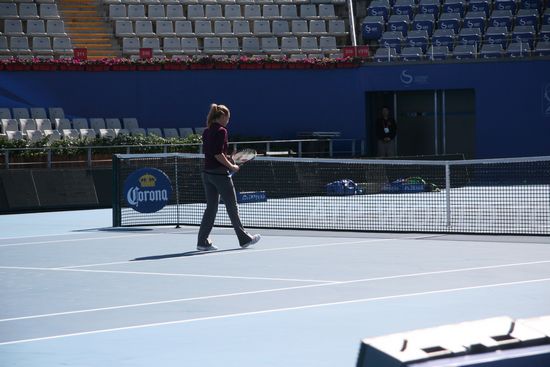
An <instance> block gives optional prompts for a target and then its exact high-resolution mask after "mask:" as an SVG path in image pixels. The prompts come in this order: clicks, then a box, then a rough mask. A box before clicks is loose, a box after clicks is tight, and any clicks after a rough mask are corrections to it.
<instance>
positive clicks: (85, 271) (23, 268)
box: [0, 266, 335, 283]
mask: <svg viewBox="0 0 550 367" xmlns="http://www.w3.org/2000/svg"><path fill="white" fill-rule="evenodd" d="M0 269H14V270H44V271H72V272H80V273H106V274H131V275H158V276H166V277H189V278H222V279H244V280H275V281H285V282H303V283H334V282H335V280H319V279H292V278H272V277H246V276H235V275H211V274H188V273H158V272H147V271H123V270H91V269H66V268H39V267H29V266H0Z"/></svg>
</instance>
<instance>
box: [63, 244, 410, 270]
mask: <svg viewBox="0 0 550 367" xmlns="http://www.w3.org/2000/svg"><path fill="white" fill-rule="evenodd" d="M401 239H409V240H410V239H414V238H400V239H399V240H401ZM384 241H396V239H395V238H379V239H370V240H360V241H347V242H328V243H321V244H315V245H301V246H289V247H272V248H257V247H255V248H249V249H246V250H243V251H213V252H208V253H201V254H199V255H197V256H187V257H186V259H191V258H201V257H202V256H228V255H242V254H256V253H259V252H268V251H285V250H297V249H304V248H315V247H329V246H338V245H357V244H362V243H371V242H384ZM171 259H173V258H171ZM180 259H181V257H180ZM142 261H145V260H142ZM142 261H131V260H126V261H115V262H109V263H98V264H85V265H75V266H60V267H57V269H78V268H87V267H93V266H104V265H120V264H131V263H134V264H139V263H140V262H142Z"/></svg>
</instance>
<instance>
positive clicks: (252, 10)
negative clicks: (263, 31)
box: [244, 4, 263, 20]
mask: <svg viewBox="0 0 550 367" xmlns="http://www.w3.org/2000/svg"><path fill="white" fill-rule="evenodd" d="M244 18H245V19H248V20H254V19H262V18H263V17H262V11H261V7H260V5H258V4H254V5H245V6H244Z"/></svg>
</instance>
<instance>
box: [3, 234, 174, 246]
mask: <svg viewBox="0 0 550 367" xmlns="http://www.w3.org/2000/svg"><path fill="white" fill-rule="evenodd" d="M161 234H166V233H139V234H130V235H123V236H104V237H84V238H71V239H67V240H55V241H54V240H52V241H35V242H19V243H7V244H2V245H0V247H11V246H26V245H41V244H51V243H55V244H57V243H60V242H77V241H93V240H103V239H112V238H129V237H143V236H159V235H161Z"/></svg>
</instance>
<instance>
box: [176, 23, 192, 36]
mask: <svg viewBox="0 0 550 367" xmlns="http://www.w3.org/2000/svg"><path fill="white" fill-rule="evenodd" d="M175 31H176V36H178V37H192V36H194V35H195V33H194V32H193V28H192V25H191V21H189V20H176V23H175Z"/></svg>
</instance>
